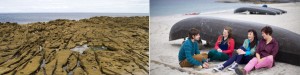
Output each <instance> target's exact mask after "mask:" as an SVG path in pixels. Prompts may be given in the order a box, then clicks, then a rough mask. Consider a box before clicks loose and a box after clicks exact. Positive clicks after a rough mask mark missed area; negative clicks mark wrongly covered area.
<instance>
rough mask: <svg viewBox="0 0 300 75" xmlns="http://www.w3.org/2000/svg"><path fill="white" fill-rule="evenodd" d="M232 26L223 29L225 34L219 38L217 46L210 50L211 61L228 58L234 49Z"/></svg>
mask: <svg viewBox="0 0 300 75" xmlns="http://www.w3.org/2000/svg"><path fill="white" fill-rule="evenodd" d="M231 32H232V28H230V27H225V28H224V30H223V35H220V36H219V37H218V40H217V42H216V44H215V48H214V49H212V50H210V51H209V52H208V58H209V61H212V60H220V61H225V60H228V59H229V58H230V57H231V55H232V52H233V50H234V39H233V37H232V33H231Z"/></svg>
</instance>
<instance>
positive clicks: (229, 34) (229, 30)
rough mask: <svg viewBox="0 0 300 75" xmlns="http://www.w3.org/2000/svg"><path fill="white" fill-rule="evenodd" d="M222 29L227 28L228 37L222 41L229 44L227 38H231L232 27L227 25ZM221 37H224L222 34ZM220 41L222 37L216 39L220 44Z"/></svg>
mask: <svg viewBox="0 0 300 75" xmlns="http://www.w3.org/2000/svg"><path fill="white" fill-rule="evenodd" d="M224 29H225V30H227V32H228V37H227V39H226V40H224V41H226V42H227V43H228V45H229V42H228V40H229V39H231V38H232V28H231V27H229V26H226V27H225V28H224ZM223 37H224V36H222V38H223ZM222 41H223V39H220V40H218V43H219V44H221V42H222Z"/></svg>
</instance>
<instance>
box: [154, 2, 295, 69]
mask: <svg viewBox="0 0 300 75" xmlns="http://www.w3.org/2000/svg"><path fill="white" fill-rule="evenodd" d="M261 5H262V4H257V6H261ZM268 7H273V8H279V9H283V10H286V11H287V13H286V14H282V15H275V16H274V15H249V14H234V13H233V11H234V9H230V10H220V11H214V12H205V13H200V14H199V15H183V14H178V15H170V16H154V17H150V50H151V51H150V66H151V67H150V74H151V75H187V74H190V73H189V72H193V73H195V74H208V75H221V74H222V75H235V73H234V72H233V71H227V70H226V69H225V70H223V72H218V73H213V72H212V68H213V67H215V66H216V65H218V64H222V62H215V61H214V62H209V63H210V68H209V69H202V70H200V71H197V70H194V69H193V68H181V69H183V70H185V72H183V71H182V70H178V69H174V68H180V66H179V64H178V57H177V55H178V52H179V48H180V45H181V43H182V41H183V39H179V40H175V41H169V32H170V29H171V27H172V25H174V24H175V23H176V22H178V21H180V20H182V19H186V18H189V17H196V16H212V17H220V18H228V19H234V20H242V21H250V22H257V23H262V24H267V25H270V26H277V27H281V28H284V29H287V30H290V31H292V32H295V33H298V34H299V35H300V30H299V29H298V28H300V25H299V24H300V20H299V19H300V14H299V12H300V3H299V2H297V3H280V4H268ZM259 35H260V34H259ZM201 36H205V35H201ZM201 52H207V50H202V51H201ZM153 61H155V62H153ZM164 64H167V65H164ZM243 66H244V65H240V66H239V67H243ZM297 73H300V66H295V65H291V64H287V63H282V62H276V66H275V67H273V68H271V69H264V68H263V69H259V70H254V71H252V72H251V73H250V74H251V75H296V74H297Z"/></svg>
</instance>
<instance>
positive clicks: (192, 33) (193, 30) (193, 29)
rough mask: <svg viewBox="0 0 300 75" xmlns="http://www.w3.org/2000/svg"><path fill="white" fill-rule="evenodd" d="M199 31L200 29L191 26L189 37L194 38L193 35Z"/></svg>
mask: <svg viewBox="0 0 300 75" xmlns="http://www.w3.org/2000/svg"><path fill="white" fill-rule="evenodd" d="M199 33H200V31H199V30H198V29H196V28H192V29H190V31H189V35H188V36H189V39H194V38H193V36H195V35H198V34H199Z"/></svg>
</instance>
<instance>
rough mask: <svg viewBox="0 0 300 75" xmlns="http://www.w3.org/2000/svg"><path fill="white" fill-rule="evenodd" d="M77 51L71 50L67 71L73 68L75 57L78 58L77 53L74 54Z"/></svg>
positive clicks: (75, 63) (75, 61)
mask: <svg viewBox="0 0 300 75" xmlns="http://www.w3.org/2000/svg"><path fill="white" fill-rule="evenodd" d="M76 54H77V53H75V52H73V53H72V54H71V56H70V57H69V58H68V62H67V64H68V65H67V69H66V70H67V72H70V71H73V70H74V69H75V67H76V66H77V59H78V55H76Z"/></svg>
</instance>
